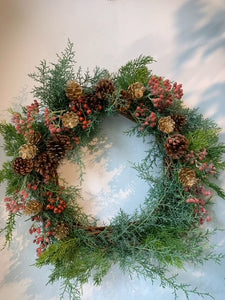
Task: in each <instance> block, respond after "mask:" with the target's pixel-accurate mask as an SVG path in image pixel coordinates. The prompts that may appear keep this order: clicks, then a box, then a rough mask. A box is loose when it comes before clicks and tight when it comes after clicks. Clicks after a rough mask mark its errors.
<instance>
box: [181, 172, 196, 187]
mask: <svg viewBox="0 0 225 300" xmlns="http://www.w3.org/2000/svg"><path fill="white" fill-rule="evenodd" d="M179 180H180V182H181V183H182V185H183V186H184V187H192V186H193V185H195V184H196V183H197V181H198V179H197V178H196V173H195V170H193V169H190V168H182V169H181V170H180V171H179Z"/></svg>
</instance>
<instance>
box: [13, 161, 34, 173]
mask: <svg viewBox="0 0 225 300" xmlns="http://www.w3.org/2000/svg"><path fill="white" fill-rule="evenodd" d="M33 166H34V163H33V160H32V159H23V158H22V157H17V158H16V159H15V160H14V162H13V170H14V172H15V173H17V174H19V175H26V174H28V173H30V172H31V171H32V170H33Z"/></svg>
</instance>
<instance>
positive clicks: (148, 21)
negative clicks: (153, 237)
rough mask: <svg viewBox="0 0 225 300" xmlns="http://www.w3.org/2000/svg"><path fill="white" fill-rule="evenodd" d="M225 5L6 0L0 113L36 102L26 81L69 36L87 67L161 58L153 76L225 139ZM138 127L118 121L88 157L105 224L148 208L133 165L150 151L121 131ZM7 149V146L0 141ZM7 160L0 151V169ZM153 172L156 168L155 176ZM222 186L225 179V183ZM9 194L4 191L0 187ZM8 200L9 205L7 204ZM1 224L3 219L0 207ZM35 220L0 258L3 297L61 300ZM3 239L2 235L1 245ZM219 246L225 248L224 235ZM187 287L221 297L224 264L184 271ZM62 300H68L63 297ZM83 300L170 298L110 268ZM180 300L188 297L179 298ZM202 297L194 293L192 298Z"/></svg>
mask: <svg viewBox="0 0 225 300" xmlns="http://www.w3.org/2000/svg"><path fill="white" fill-rule="evenodd" d="M224 16H225V2H224V0H198V1H196V0H180V1H178V0H170V1H166V0H158V1H154V0H112V1H109V0H64V1H60V0H47V1H46V0H39V1H37V0H36V1H35V0H29V1H27V0H7V1H1V2H0V70H1V80H0V99H1V101H0V111H1V119H7V118H9V116H8V114H7V111H6V110H7V109H8V108H9V107H10V106H12V105H13V106H16V105H18V104H19V103H20V104H26V103H30V102H31V100H32V96H31V95H30V94H29V91H30V89H31V86H32V81H31V80H30V79H29V78H28V77H27V74H28V73H29V72H32V71H34V68H35V66H37V65H38V64H39V61H40V60H41V59H43V58H45V59H47V60H48V61H54V59H55V53H56V52H60V51H62V50H63V49H64V48H65V45H66V42H67V39H68V38H70V40H71V41H72V42H74V44H75V50H76V60H77V62H78V65H81V66H83V68H84V69H85V68H87V67H89V68H90V69H92V68H94V67H95V66H96V65H98V66H101V67H106V68H108V69H109V70H110V71H116V70H117V69H118V67H120V65H121V64H124V63H125V62H126V61H127V60H129V59H132V58H135V57H137V56H139V55H140V54H145V55H152V56H153V57H154V58H155V60H156V61H157V62H156V63H154V64H153V65H152V69H153V72H154V73H156V74H158V75H162V76H165V77H167V78H170V79H172V80H175V81H178V82H181V83H183V86H184V93H185V95H184V101H185V103H186V104H187V106H190V107H194V106H199V107H200V111H201V112H202V113H203V114H204V115H205V116H207V117H211V118H213V119H214V120H216V121H217V122H218V123H219V125H220V126H221V127H222V128H223V133H222V135H221V139H222V140H223V141H225V117H224V115H225V106H224V104H225V60H224V57H225V18H224ZM131 125H132V124H131V123H130V122H129V121H128V120H125V119H124V118H122V117H118V118H112V119H108V120H106V121H105V122H104V125H103V134H104V135H105V136H106V137H107V138H106V140H105V144H104V147H102V149H101V151H99V152H98V153H97V154H96V156H91V157H90V156H87V157H86V164H87V168H86V175H85V186H83V196H84V199H85V200H82V201H81V203H80V204H81V206H82V207H83V208H84V210H85V211H86V212H88V213H91V214H93V215H95V216H98V217H99V218H100V220H101V222H103V221H104V222H107V221H108V220H109V218H111V217H113V216H114V215H115V214H116V213H117V211H118V210H119V208H122V209H124V210H125V211H127V212H132V211H134V209H135V208H136V207H138V205H139V204H141V203H142V201H143V198H144V195H145V192H146V188H147V187H145V186H144V185H143V182H141V181H139V180H137V178H136V173H135V171H134V170H132V169H131V168H130V165H129V161H137V160H140V159H141V158H142V157H143V155H144V152H145V149H146V147H147V145H146V144H142V142H141V141H139V140H138V139H136V138H128V137H126V136H124V135H123V133H122V132H123V131H124V130H126V129H127V128H129V127H130V126H131ZM1 143H2V140H1ZM5 160H6V157H5V156H4V153H3V151H2V149H0V164H2V163H3V162H4V161H5ZM93 162H94V164H93ZM153 172H157V169H155V170H153ZM61 174H62V176H63V177H64V178H65V179H66V180H67V181H68V182H69V183H70V184H77V183H78V181H77V178H76V174H77V172H76V166H71V165H70V164H68V163H66V162H65V164H64V165H63V166H62V167H61ZM220 181H221V184H222V186H223V187H224V188H225V180H224V176H221V178H220ZM0 194H1V199H3V197H4V187H2V186H1V190H0ZM2 202H3V201H2ZM0 214H1V219H0V227H2V226H3V224H4V220H5V218H6V213H5V210H4V204H3V203H2V204H1V211H0ZM212 219H213V221H212V223H211V226H213V227H219V228H224V227H225V221H224V220H225V203H224V202H223V201H222V200H221V199H219V198H217V199H216V204H215V206H214V212H213V216H212ZM28 229H29V222H23V220H18V227H17V230H16V231H15V235H14V240H13V243H12V247H11V248H10V249H9V250H8V249H5V250H4V251H2V252H1V253H0V270H1V271H0V299H8V300H22V299H23V300H28V299H32V300H44V299H48V300H57V299H59V296H58V294H59V292H60V284H55V285H53V286H51V285H48V286H45V283H46V282H47V280H48V274H49V269H48V268H45V269H41V270H38V269H36V268H34V267H32V266H31V265H32V264H33V263H34V261H35V247H34V245H33V243H32V238H31V237H30V236H29V233H28ZM3 241H4V239H3V238H2V237H1V239H0V242H1V244H2V243H3ZM213 242H215V243H216V244H217V245H219V251H221V252H225V235H224V233H223V232H220V233H217V234H216V236H215V237H214V238H213ZM186 270H187V271H188V272H187V273H184V272H180V276H181V278H182V279H183V280H184V281H185V282H190V283H192V284H193V285H194V286H196V285H197V286H198V287H199V289H200V290H202V291H209V292H210V293H212V294H213V295H214V296H215V299H216V300H223V299H224V294H225V281H224V277H225V262H224V263H223V265H222V266H217V265H215V264H213V263H211V262H209V263H206V265H204V266H203V267H199V266H198V267H193V266H189V265H187V266H186ZM65 299H66V298H65ZM82 299H83V300H103V299H110V300H121V299H123V300H126V299H129V300H134V299H135V300H136V299H140V300H147V299H148V300H149V299H152V300H155V299H157V300H162V299H168V300H169V299H173V296H172V295H171V291H170V290H167V289H162V288H160V287H159V285H158V283H157V282H156V284H155V285H153V286H152V284H151V282H148V281H144V280H143V279H138V278H133V280H131V279H130V278H129V277H128V276H127V275H126V274H122V272H121V271H120V270H119V268H118V267H117V266H115V267H114V268H112V270H111V271H110V273H109V274H108V275H107V276H106V278H105V280H104V282H103V284H102V286H101V287H95V286H93V285H92V283H91V282H90V284H87V285H85V286H84V290H83V296H82ZM179 299H181V300H182V299H184V297H183V295H181V294H180V295H179ZM191 299H192V300H194V299H197V298H196V296H194V297H193V298H191Z"/></svg>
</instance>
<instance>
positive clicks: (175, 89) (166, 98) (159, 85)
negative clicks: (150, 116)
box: [149, 76, 183, 111]
mask: <svg viewBox="0 0 225 300" xmlns="http://www.w3.org/2000/svg"><path fill="white" fill-rule="evenodd" d="M149 85H150V90H151V93H152V95H153V97H154V99H153V100H152V102H153V105H154V106H155V107H156V108H157V109H158V111H162V110H164V109H165V108H167V107H168V106H170V105H171V104H172V103H173V100H174V99H181V98H182V97H183V89H182V84H177V82H175V83H173V84H171V82H170V81H169V79H165V80H163V79H162V77H157V76H152V77H151V79H150V81H149Z"/></svg>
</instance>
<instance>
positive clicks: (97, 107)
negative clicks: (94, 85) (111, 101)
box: [84, 94, 104, 111]
mask: <svg viewBox="0 0 225 300" xmlns="http://www.w3.org/2000/svg"><path fill="white" fill-rule="evenodd" d="M84 103H86V104H87V105H88V107H89V108H90V109H91V110H92V111H101V110H102V109H103V106H104V102H103V100H102V99H99V98H98V97H97V95H95V94H94V95H92V94H87V95H85V97H84Z"/></svg>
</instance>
